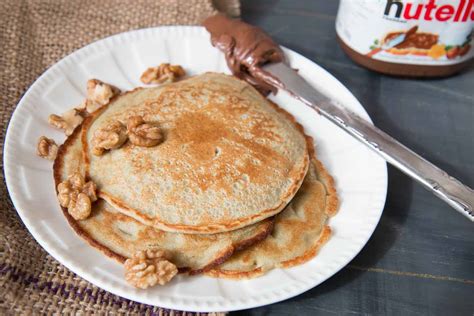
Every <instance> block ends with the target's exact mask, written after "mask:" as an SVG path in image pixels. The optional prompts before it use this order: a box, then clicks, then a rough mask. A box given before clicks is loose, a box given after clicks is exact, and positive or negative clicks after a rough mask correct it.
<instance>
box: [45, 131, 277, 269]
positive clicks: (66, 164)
mask: <svg viewBox="0 0 474 316" xmlns="http://www.w3.org/2000/svg"><path fill="white" fill-rule="evenodd" d="M79 135H80V128H78V129H76V131H75V132H74V133H73V134H72V135H71V136H70V137H69V138H68V139H67V140H66V142H65V143H64V144H63V145H62V146H61V147H60V149H59V152H58V156H57V158H56V160H55V162H54V178H55V182H56V186H57V185H58V184H59V183H60V182H62V181H64V180H65V179H67V177H68V176H69V175H71V174H73V173H74V172H80V173H82V174H84V169H83V167H84V163H83V156H82V144H81V142H80V137H79ZM99 189H100V188H99ZM63 213H64V215H65V216H66V218H67V220H68V222H69V224H70V225H71V226H72V227H73V229H74V230H75V232H76V233H77V234H78V235H80V236H81V237H82V238H84V239H85V240H87V242H88V243H89V244H91V245H92V246H93V247H95V248H97V249H99V250H100V251H102V252H103V253H104V254H106V255H107V256H109V257H112V258H114V259H116V260H118V261H119V262H122V263H123V262H124V261H125V260H126V259H127V258H130V257H131V256H132V255H133V254H134V253H135V252H136V251H138V250H145V249H150V248H158V249H161V250H165V251H167V253H168V255H169V260H170V261H171V262H173V263H174V264H175V265H176V266H177V267H178V268H179V270H180V271H181V272H189V273H190V274H196V273H201V272H204V271H207V270H209V269H211V268H213V267H215V266H217V265H218V264H221V263H222V262H224V261H225V260H226V259H227V258H229V257H230V256H231V255H232V254H233V253H234V252H235V251H237V250H241V249H244V248H246V247H249V246H251V245H253V244H255V243H256V242H259V241H261V240H263V239H265V237H267V236H268V235H269V234H270V232H271V230H272V227H273V218H270V219H266V220H264V221H261V222H259V223H257V224H254V225H250V226H247V227H244V228H241V229H238V230H234V231H231V232H225V233H219V234H201V235H195V234H193V235H190V234H181V233H169V232H165V231H161V230H158V229H155V228H153V227H150V226H147V225H144V224H142V223H140V222H138V221H136V220H135V219H133V218H131V217H128V216H126V215H124V214H122V213H119V212H117V211H116V210H115V209H114V208H113V207H112V206H110V205H109V204H107V203H106V202H105V201H103V200H99V201H97V202H96V203H94V204H93V208H92V213H91V216H89V217H88V218H87V219H85V220H75V219H73V218H72V217H71V215H69V213H68V212H67V210H66V209H64V208H63Z"/></svg>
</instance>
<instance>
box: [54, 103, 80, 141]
mask: <svg viewBox="0 0 474 316" xmlns="http://www.w3.org/2000/svg"><path fill="white" fill-rule="evenodd" d="M83 120H84V118H83V117H82V116H81V114H80V111H79V110H77V109H72V110H69V111H67V112H65V113H63V115H61V116H59V115H56V114H51V115H50V116H49V118H48V122H49V124H50V125H51V126H53V127H56V128H58V129H62V130H63V131H64V133H65V134H66V136H69V135H71V134H72V132H74V130H75V129H76V127H78V126H79V125H80V124H81V123H82V121H83Z"/></svg>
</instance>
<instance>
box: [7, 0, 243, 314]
mask: <svg viewBox="0 0 474 316" xmlns="http://www.w3.org/2000/svg"><path fill="white" fill-rule="evenodd" d="M215 5H216V6H214V5H213V3H212V2H211V0H101V1H97V0H94V1H89V0H86V1H84V0H61V1H60V0H50V1H47V0H0V100H1V104H0V117H1V122H0V124H1V135H0V137H1V148H0V149H1V152H2V155H3V143H4V137H5V132H6V128H7V125H8V121H9V119H10V116H11V114H12V112H13V110H14V109H15V106H16V104H17V103H18V101H19V99H20V98H21V96H22V95H23V94H24V93H25V91H26V90H27V88H28V87H29V86H30V85H31V84H32V83H33V81H34V80H35V79H36V78H37V77H38V76H39V75H40V74H41V73H42V72H44V71H45V70H46V69H47V68H48V67H49V66H51V65H52V64H54V63H55V62H57V61H58V60H59V59H60V58H62V57H64V56H66V55H67V54H69V53H71V52H73V51H74V50H76V49H78V48H80V47H82V46H84V45H86V44H88V43H90V42H92V41H95V40H98V39H101V38H103V37H106V36H109V35H112V34H117V33H120V32H124V31H129V30H133V29H139V28H145V27H151V26H158V25H169V24H181V25H185V24H187V25H189V24H199V23H200V22H201V21H202V19H204V18H205V17H207V16H209V15H211V14H213V13H214V12H215V7H217V8H219V10H224V11H227V12H228V13H229V14H230V15H234V16H235V15H238V14H239V12H240V11H239V1H238V0H218V1H216V2H215ZM1 161H2V162H3V158H2V159H1ZM2 170H3V163H2ZM1 176H2V181H1V186H0V314H2V315H13V314H15V315H16V314H25V315H30V314H35V315H37V314H59V313H65V314H140V315H142V314H143V315H152V314H157V315H188V314H191V313H189V312H181V311H171V310H167V309H162V308H159V307H153V306H148V305H143V304H138V303H135V302H132V301H129V300H126V299H123V298H120V297H118V296H115V295H113V294H110V293H108V292H106V291H104V290H101V289H99V288H97V287H95V286H93V285H92V284H90V283H88V282H87V281H85V280H83V279H81V278H80V277H78V276H77V275H75V274H74V273H72V272H70V271H69V270H67V269H66V268H65V267H64V266H62V265H61V264H60V263H58V262H57V261H56V260H54V259H53V258H52V257H51V256H49V255H48V254H47V253H46V252H45V251H44V250H43V249H42V248H41V247H40V246H39V245H38V243H37V242H36V241H35V240H34V239H33V238H32V236H31V235H30V234H29V233H28V231H27V230H26V228H25V227H24V225H23V224H22V222H21V220H20V218H19V217H18V215H17V213H16V211H15V209H14V208H13V205H12V203H11V201H10V198H9V196H8V192H7V189H6V186H5V180H4V174H3V173H2V175H1Z"/></svg>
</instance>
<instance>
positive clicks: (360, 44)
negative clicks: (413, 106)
mask: <svg viewBox="0 0 474 316" xmlns="http://www.w3.org/2000/svg"><path fill="white" fill-rule="evenodd" d="M473 26H474V0H340V3H339V11H338V14H337V20H336V32H337V37H338V40H339V43H340V44H341V47H342V49H343V50H344V51H345V52H346V53H347V54H348V55H349V56H350V57H351V58H352V59H353V60H354V61H355V62H357V63H359V64H361V65H362V66H365V67H367V68H369V69H372V70H375V71H378V72H381V73H385V74H390V75H399V76H410V77H441V76H449V75H452V74H454V73H456V72H459V71H460V70H462V69H463V68H464V67H466V66H467V65H468V64H469V63H470V62H471V61H472V59H473V56H474V49H473V48H472V46H473V36H472V33H473Z"/></svg>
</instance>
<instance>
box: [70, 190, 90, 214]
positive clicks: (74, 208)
mask: <svg viewBox="0 0 474 316" xmlns="http://www.w3.org/2000/svg"><path fill="white" fill-rule="evenodd" d="M91 210H92V205H91V200H90V198H89V197H88V196H87V194H85V193H79V194H78V195H77V196H74V195H73V196H72V197H71V201H70V202H69V205H68V208H67V211H68V213H69V214H70V215H71V216H72V217H73V218H74V219H75V220H82V219H86V218H88V217H89V215H90V214H91Z"/></svg>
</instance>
